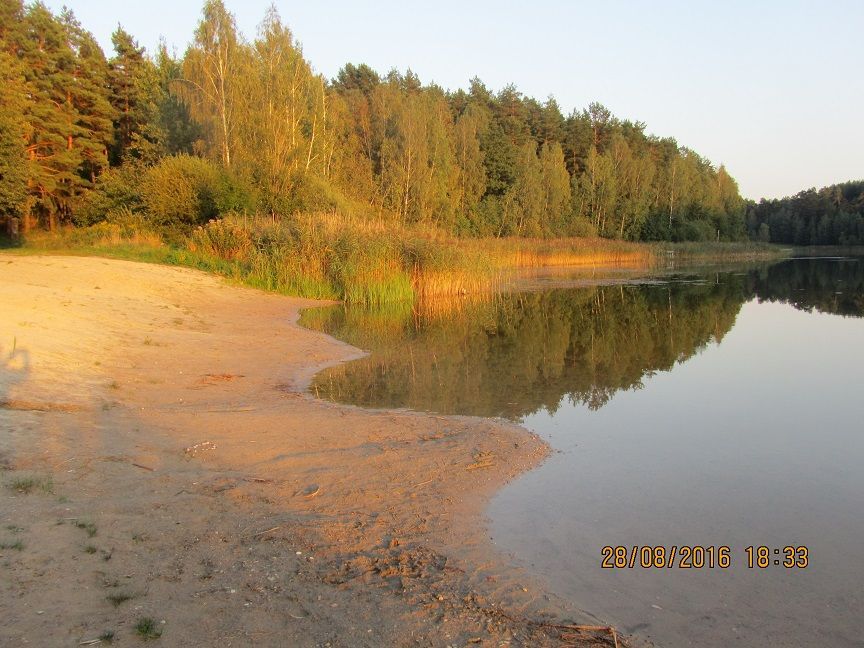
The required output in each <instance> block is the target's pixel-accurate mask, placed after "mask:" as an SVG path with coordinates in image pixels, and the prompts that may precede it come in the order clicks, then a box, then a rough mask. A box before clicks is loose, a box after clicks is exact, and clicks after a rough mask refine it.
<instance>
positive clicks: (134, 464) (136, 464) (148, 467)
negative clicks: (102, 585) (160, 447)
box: [100, 462, 156, 641]
mask: <svg viewBox="0 0 864 648" xmlns="http://www.w3.org/2000/svg"><path fill="white" fill-rule="evenodd" d="M132 465H133V466H135V467H136V468H143V469H144V470H149V471H150V472H154V471H155V470H156V469H155V468H151V467H150V466H145V465H143V464H139V463H134V462H133V463H132ZM100 641H101V640H100Z"/></svg>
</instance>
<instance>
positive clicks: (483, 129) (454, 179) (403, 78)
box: [0, 0, 746, 240]
mask: <svg viewBox="0 0 864 648" xmlns="http://www.w3.org/2000/svg"><path fill="white" fill-rule="evenodd" d="M113 44H114V50H115V53H114V56H113V57H112V58H110V59H109V58H106V56H105V55H104V53H103V52H102V50H101V49H100V47H99V46H98V44H97V43H96V42H95V40H94V38H93V36H92V35H91V34H90V33H89V32H87V31H86V30H85V29H84V28H83V27H82V26H81V25H80V23H79V22H78V21H77V20H76V19H75V17H74V15H73V14H72V12H71V11H69V10H64V11H63V12H62V13H61V14H59V15H54V14H52V13H51V12H50V11H49V10H48V9H47V8H46V7H45V6H44V5H42V4H41V3H36V4H32V5H28V6H26V7H25V6H24V5H23V4H22V3H21V1H20V0H0V74H2V87H0V94H2V97H0V98H2V107H0V156H2V158H0V174H2V188H0V214H4V215H7V216H17V217H19V218H21V219H23V222H24V226H25V229H26V228H27V227H29V226H31V225H36V224H38V225H41V226H43V227H48V228H53V227H55V226H56V225H57V224H62V223H73V224H79V225H87V224H92V223H95V222H98V221H101V220H105V219H108V220H112V219H124V218H129V217H137V218H144V219H147V220H148V222H151V223H153V224H156V225H160V226H168V227H175V228H179V229H181V230H182V229H183V228H186V229H188V228H189V227H190V226H192V225H195V224H200V223H203V222H206V221H208V220H209V219H211V218H214V217H217V216H219V215H221V214H225V213H228V212H232V211H233V212H244V213H258V214H270V215H273V216H277V217H278V216H286V215H289V214H292V213H296V212H301V211H320V210H327V211H336V212H342V213H344V212H351V213H352V214H354V215H355V216H356V215H360V216H368V217H375V218H381V217H384V218H388V219H393V220H396V221H399V222H400V223H403V224H408V225H411V224H422V225H424V226H425V225H429V226H434V227H436V228H440V229H442V230H444V231H446V232H449V233H452V234H457V235H466V236H530V237H551V236H572V235H600V236H604V237H610V238H621V239H630V240H716V239H722V240H733V239H741V238H744V237H745V236H746V231H745V225H744V202H743V201H742V199H741V197H740V196H739V193H738V189H737V185H736V183H735V181H734V180H733V179H732V177H731V176H729V174H728V173H727V172H726V170H725V169H724V168H723V167H722V166H720V167H719V168H715V167H714V166H713V165H712V164H711V163H710V162H709V161H708V160H706V159H704V158H702V157H700V156H699V155H698V154H696V153H694V152H693V151H691V150H689V149H687V148H684V147H681V146H679V145H678V144H677V143H676V142H675V140H672V139H660V138H657V137H654V136H651V135H648V134H646V133H645V124H643V123H641V122H631V121H627V120H621V119H618V118H616V117H614V116H613V115H611V114H610V112H609V111H608V110H607V109H605V108H604V107H603V106H601V105H599V104H591V105H590V106H589V107H588V108H587V109H586V110H583V111H581V112H578V111H574V112H572V113H571V114H570V115H568V116H566V117H565V116H564V115H563V114H562V112H561V109H560V108H559V106H558V105H557V103H556V102H555V100H554V99H552V98H549V99H548V100H546V101H542V102H541V101H537V100H535V99H531V98H528V97H525V96H523V95H521V94H520V93H519V92H518V91H517V90H516V89H515V88H514V87H512V86H508V87H506V88H504V89H503V90H501V91H500V92H497V93H496V92H492V91H491V90H489V89H488V88H487V87H486V86H484V85H483V83H482V82H480V81H479V80H477V79H475V80H473V81H472V82H471V84H470V88H469V89H468V90H467V91H465V90H458V91H455V92H448V91H445V90H443V89H442V88H440V87H438V86H435V85H423V84H422V83H421V82H420V80H419V79H418V78H417V77H416V76H415V75H414V74H412V73H411V72H410V71H409V72H407V73H404V74H400V73H398V72H395V71H394V72H390V73H389V74H387V75H385V76H383V77H382V76H380V75H379V74H378V73H376V72H375V71H373V70H372V69H370V68H369V67H368V66H366V65H350V64H349V65H346V66H345V67H344V68H343V69H342V70H341V71H340V72H339V74H338V76H337V78H336V79H333V80H330V81H328V80H326V79H325V78H324V77H323V76H321V75H320V74H317V73H315V71H314V70H313V68H312V66H311V65H310V64H309V62H308V61H307V60H306V59H305V58H304V56H303V53H302V50H301V48H300V46H299V44H298V43H297V41H296V40H295V38H294V36H293V34H292V33H291V31H290V30H289V29H288V27H287V26H286V25H285V24H284V23H283V22H282V21H281V19H280V18H279V16H278V15H277V13H276V11H275V9H270V10H269V11H268V13H267V15H266V16H265V18H264V21H263V22H262V23H261V25H260V27H259V29H258V33H257V36H256V37H255V38H254V39H253V40H246V39H245V38H244V37H243V36H242V34H240V33H239V32H238V30H237V27H236V24H235V21H234V18H233V16H232V15H231V14H230V13H229V12H228V11H227V10H226V8H225V6H224V5H223V3H222V2H221V0H207V2H206V3H205V5H204V8H203V14H202V17H201V21H200V23H199V25H198V28H197V29H196V31H195V34H194V38H193V40H192V42H191V44H190V45H189V47H188V49H187V50H186V52H185V53H184V55H183V56H182V57H179V58H176V57H174V56H172V55H171V54H170V53H169V52H168V51H167V49H166V48H165V47H164V46H162V47H160V48H159V49H158V51H157V52H156V53H155V56H152V57H151V56H149V55H148V54H147V53H146V52H145V50H144V49H143V48H141V47H140V46H139V45H138V44H137V43H136V42H135V40H134V38H133V37H132V36H131V35H130V34H128V33H127V32H125V31H124V30H123V29H121V28H118V30H117V31H116V32H115V34H114V35H113Z"/></svg>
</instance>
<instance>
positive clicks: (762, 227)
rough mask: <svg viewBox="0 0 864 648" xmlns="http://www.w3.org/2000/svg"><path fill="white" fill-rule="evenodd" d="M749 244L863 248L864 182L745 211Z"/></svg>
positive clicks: (766, 202)
mask: <svg viewBox="0 0 864 648" xmlns="http://www.w3.org/2000/svg"><path fill="white" fill-rule="evenodd" d="M747 231H748V234H749V236H750V238H751V239H752V240H758V241H765V242H772V243H788V244H791V245H864V181H860V180H859V181H857V182H846V183H843V184H836V185H832V186H830V187H824V188H822V189H819V190H818V191H817V190H816V189H808V190H806V191H802V192H800V193H798V194H796V195H794V196H791V197H788V198H781V199H779V200H762V201H761V202H759V204H753V205H750V206H749V207H748V209H747Z"/></svg>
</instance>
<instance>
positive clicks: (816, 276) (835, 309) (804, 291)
mask: <svg viewBox="0 0 864 648" xmlns="http://www.w3.org/2000/svg"><path fill="white" fill-rule="evenodd" d="M751 278H752V284H751V287H752V289H753V291H754V292H755V293H756V296H757V297H759V299H761V300H764V301H776V302H784V303H788V304H791V305H792V306H794V307H795V308H797V309H799V310H806V311H808V312H812V311H813V310H817V311H819V312H822V313H829V314H832V315H844V316H849V317H862V316H864V262H862V260H861V259H855V258H853V259H848V258H846V259H792V260H789V261H783V262H781V263H777V264H775V265H772V266H769V267H767V268H764V269H763V270H761V271H760V272H754V273H752V274H751Z"/></svg>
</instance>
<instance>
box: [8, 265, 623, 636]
mask: <svg viewBox="0 0 864 648" xmlns="http://www.w3.org/2000/svg"><path fill="white" fill-rule="evenodd" d="M0 276H2V281H0V286H2V287H0V295H2V298H3V300H4V305H5V306H4V314H3V321H2V324H3V327H2V328H3V330H4V339H2V340H0V345H2V348H0V358H2V359H3V361H4V362H5V363H6V364H5V365H4V369H5V371H4V373H5V376H4V378H3V380H2V382H0V401H2V402H3V403H4V404H3V406H2V407H0V422H2V424H3V426H4V428H6V429H7V430H8V431H9V434H8V435H6V437H7V438H6V439H5V440H4V441H3V442H2V443H0V467H2V470H0V478H2V482H3V488H2V491H0V501H2V504H3V506H2V510H3V511H4V513H3V515H2V517H3V519H2V520H0V522H2V524H3V527H4V528H6V529H7V531H5V532H3V538H2V540H3V541H5V540H6V536H7V535H11V536H14V538H16V539H17V542H18V543H19V544H20V546H21V548H20V549H14V548H13V549H9V548H4V549H2V550H0V554H2V558H0V561H2V564H4V565H5V566H4V571H5V576H6V577H5V578H4V579H3V582H2V589H0V592H3V594H4V595H3V596H2V599H0V601H2V602H0V614H2V615H3V617H4V619H7V622H6V623H4V627H3V628H2V629H0V638H2V639H3V640H4V641H7V640H8V641H12V640H17V641H20V640H22V639H24V638H30V639H31V640H32V639H37V638H38V639H39V640H40V641H49V642H51V641H56V642H68V641H71V640H75V641H76V643H77V642H78V641H88V640H91V639H93V638H98V637H99V636H101V635H100V633H107V632H114V633H115V636H116V637H117V638H118V639H120V638H125V637H129V638H131V637H134V634H135V625H136V623H137V622H138V621H140V619H141V618H152V619H153V620H154V621H156V622H157V627H158V628H159V630H160V631H161V632H162V637H163V639H164V640H165V641H167V642H168V644H174V643H181V642H182V643H186V644H190V645H209V644H210V643H212V641H215V640H219V641H221V642H223V644H224V645H232V642H233V641H237V642H239V643H237V644H236V645H246V644H254V645H298V646H306V645H309V646H318V645H321V646H324V645H333V646H336V645H350V646H354V645H358V646H365V645H368V646H378V645H406V646H407V645H418V644H417V643H416V642H417V641H419V642H420V645H454V646H455V645H460V646H461V645H468V644H471V645H489V646H491V645H496V646H497V645H501V644H502V643H505V644H509V645H561V636H562V634H566V632H567V631H566V629H565V630H562V629H560V628H554V627H553V625H554V624H556V623H558V624H561V623H591V622H592V620H591V619H590V617H587V616H585V615H583V614H580V613H579V611H577V610H572V609H570V608H569V607H568V606H567V604H566V603H565V602H563V601H559V600H557V599H554V598H553V597H551V596H549V595H547V594H546V593H545V592H543V591H542V589H539V587H540V586H539V584H538V582H537V581H536V580H534V579H533V578H532V577H531V576H530V575H529V574H527V573H524V572H522V571H520V570H518V569H515V568H512V567H510V566H509V565H508V562H507V560H506V557H504V556H502V555H499V554H498V552H497V551H496V550H495V548H494V546H493V545H492V543H491V542H490V541H489V539H488V535H487V534H486V533H485V530H486V523H485V521H484V511H485V507H486V504H487V503H488V500H489V498H490V497H491V495H492V494H494V493H495V492H497V491H498V490H499V489H500V488H501V487H502V486H503V485H504V484H505V483H507V481H509V480H510V479H512V478H513V477H515V476H516V475H519V474H521V473H523V472H525V471H527V470H530V469H531V468H532V467H534V466H536V465H537V464H539V463H540V462H541V461H542V460H543V459H544V458H545V456H546V455H547V453H548V452H549V448H548V446H547V445H546V444H545V443H543V442H542V441H541V440H539V439H538V438H537V437H536V436H534V435H532V434H531V433H529V432H528V431H527V430H524V429H523V428H519V427H517V426H515V425H512V424H509V423H505V422H502V421H492V420H484V419H477V418H469V417H458V416H457V417H453V416H436V415H427V414H420V413H413V412H407V411H400V410H397V411H377V410H376V411H367V410H362V409H359V408H354V407H350V406H342V405H336V404H332V403H328V402H326V401H321V400H317V399H315V398H314V397H312V396H311V395H310V394H307V393H305V385H306V384H307V383H308V380H309V379H311V377H312V376H313V375H314V374H315V373H316V372H317V371H318V370H320V369H321V368H323V367H325V366H329V365H332V364H336V363H339V362H344V361H346V360H349V359H351V358H352V357H357V356H358V354H359V353H360V352H359V350H357V349H354V348H353V347H349V346H348V345H346V344H344V343H341V342H339V341H337V340H335V339H333V338H330V337H328V336H325V335H324V334H321V333H316V332H313V331H310V330H307V329H304V328H302V327H300V326H299V324H297V319H298V316H299V311H300V309H302V308H306V307H311V306H315V305H321V304H322V303H321V302H313V301H311V300H305V299H300V298H290V297H282V296H277V295H273V294H268V293H263V292H260V291H256V290H253V289H249V288H241V287H234V286H230V285H228V284H227V283H226V282H224V281H223V280H221V279H219V278H216V277H213V276H210V275H206V274H203V273H200V272H196V271H192V270H186V269H178V268H168V267H163V266H156V265H144V264H136V263H130V262H124V261H108V260H105V259H101V258H96V257H90V258H79V257H50V256H45V257H39V256H26V257H25V256H13V257H4V258H3V259H2V263H0ZM10 333H11V335H10ZM7 337H11V338H13V340H14V341H13V340H10V339H5V338H7ZM13 347H14V350H13ZM201 349H205V350H206V353H203V354H202V353H200V350H201ZM25 357H26V360H22V358H25ZM25 396H26V398H25ZM28 480H30V482H32V483H33V484H34V485H35V486H34V487H31V488H29V489H27V488H18V486H26V484H27V483H29V482H28ZM40 480H41V481H40ZM39 484H42V486H39ZM12 528H15V529H18V530H17V531H10V529H12ZM91 530H93V534H92V535H90V531H91ZM6 544H12V543H10V542H7V543H6ZM4 546H5V545H4ZM58 583H63V585H62V587H61V586H58ZM117 601H119V602H117ZM366 618H369V619H374V620H375V622H374V623H372V622H370V623H368V624H367V623H365V622H363V621H362V620H363V619H366ZM162 621H164V624H163V623H162ZM366 625H368V626H369V627H363V626H366ZM570 634H572V632H571V633H570ZM581 645H607V644H606V637H605V636H602V635H601V636H596V637H591V636H590V635H586V636H585V641H584V642H583V644H581Z"/></svg>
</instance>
